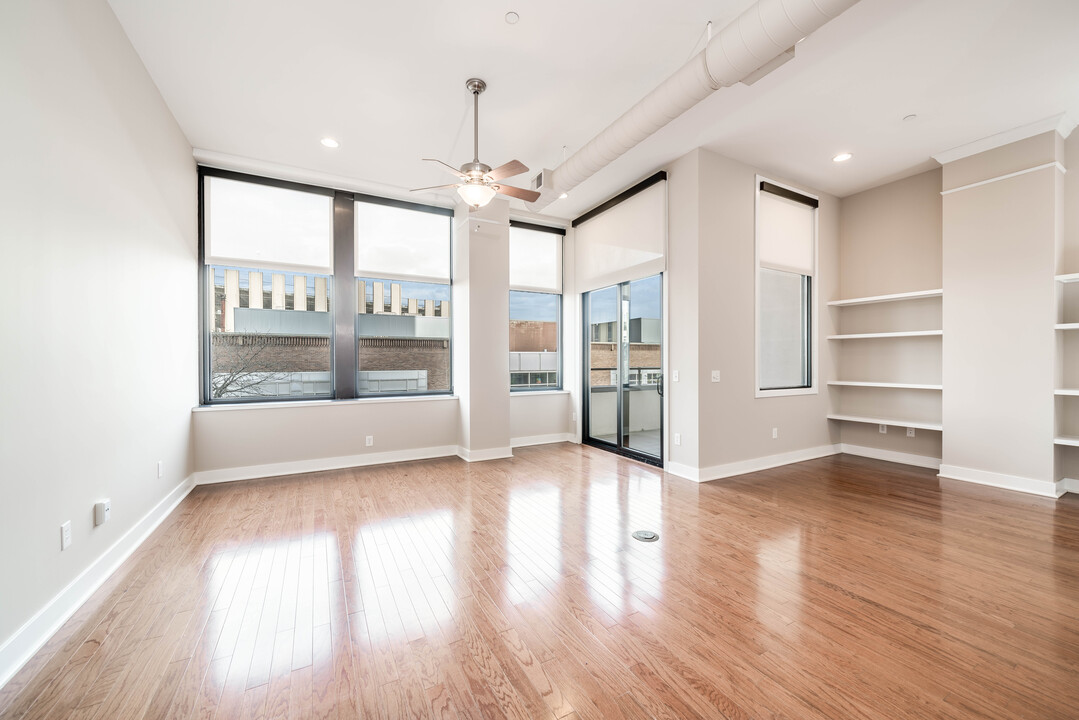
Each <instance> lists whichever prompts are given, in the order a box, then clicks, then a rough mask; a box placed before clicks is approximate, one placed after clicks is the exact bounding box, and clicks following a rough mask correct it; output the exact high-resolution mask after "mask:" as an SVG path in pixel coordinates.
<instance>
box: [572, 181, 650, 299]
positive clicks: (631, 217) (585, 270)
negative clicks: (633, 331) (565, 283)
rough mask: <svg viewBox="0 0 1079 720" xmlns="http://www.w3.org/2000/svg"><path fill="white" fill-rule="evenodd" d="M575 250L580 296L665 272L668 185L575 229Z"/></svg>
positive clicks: (641, 194) (643, 192)
mask: <svg viewBox="0 0 1079 720" xmlns="http://www.w3.org/2000/svg"><path fill="white" fill-rule="evenodd" d="M575 247H576V251H575V253H574V257H575V260H576V267H575V272H576V277H577V289H578V290H580V291H581V292H587V291H589V290H595V289H597V288H601V287H606V286H608V285H613V284H615V283H619V282H625V281H627V280H639V279H640V278H643V277H648V276H650V275H655V274H657V273H661V272H663V271H664V270H666V263H667V260H666V249H667V182H666V180H660V181H658V182H655V183H653V184H651V185H649V186H648V187H646V188H644V189H643V190H641V191H640V192H637V193H636V194H634V195H633V196H632V197H629V198H627V199H625V200H622V201H621V202H619V203H618V204H617V205H614V206H613V207H611V208H610V209H608V210H605V211H603V212H602V213H600V214H598V215H596V216H594V217H591V218H589V219H587V220H585V221H584V222H581V223H580V224H578V225H576V236H575Z"/></svg>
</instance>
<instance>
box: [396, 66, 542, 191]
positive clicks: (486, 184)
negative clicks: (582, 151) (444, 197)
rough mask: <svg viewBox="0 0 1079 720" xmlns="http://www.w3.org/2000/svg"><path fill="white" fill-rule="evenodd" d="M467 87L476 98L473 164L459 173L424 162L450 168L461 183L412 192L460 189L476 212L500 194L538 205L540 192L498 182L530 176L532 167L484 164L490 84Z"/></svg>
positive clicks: (475, 81)
mask: <svg viewBox="0 0 1079 720" xmlns="http://www.w3.org/2000/svg"><path fill="white" fill-rule="evenodd" d="M465 87H466V88H468V91H469V92H470V93H472V98H473V101H474V103H475V112H474V113H473V120H474V126H473V133H472V137H473V141H474V143H475V153H473V156H472V162H470V163H465V164H464V165H462V166H461V169H460V170H458V169H457V168H455V167H453V166H452V165H450V164H448V163H444V162H442V161H441V160H435V159H433V158H424V161H425V162H436V163H438V164H439V165H441V166H442V167H444V168H446V169H447V170H449V171H450V172H451V173H453V174H454V175H456V176H457V177H458V178H459V179H460V180H461V182H458V183H452V184H450V185H435V186H433V187H424V188H416V189H415V190H413V191H412V192H421V191H423V190H442V189H444V188H457V194H458V195H460V196H461V199H462V200H464V201H465V202H466V203H468V204H469V205H470V206H471V207H472V209H473V210H476V209H478V208H481V207H483V206H484V205H486V204H487V203H489V202H491V199H492V198H493V197H494V196H495V194H496V193H499V194H502V195H509V196H510V197H515V198H518V199H520V200H524V201H525V202H536V201H537V200H539V197H540V194H539V193H538V192H535V191H533V190H525V189H524V188H519V187H514V186H513V185H503V184H502V183H500V182H498V181H499V180H502V179H504V178H508V177H513V176H514V175H520V174H521V173H526V172H528V167H526V166H525V164H524V163H522V162H520V161H519V160H511V161H509V162H508V163H506V164H505V165H500V166H498V167H496V168H494V169H492V168H491V166H490V165H487V164H485V163H481V162H480V93H481V92H483V91H484V90H486V89H487V83H485V82H484V81H483V80H480V79H479V78H471V79H469V81H468V82H466V83H465Z"/></svg>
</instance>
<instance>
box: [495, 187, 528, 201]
mask: <svg viewBox="0 0 1079 720" xmlns="http://www.w3.org/2000/svg"><path fill="white" fill-rule="evenodd" d="M491 187H493V188H494V189H495V192H497V193H502V194H503V195H509V196H510V197H515V198H517V199H518V200H524V201H525V202H536V201H537V200H539V199H540V194H539V193H538V192H536V191H535V190H525V189H524V188H519V187H513V186H512V185H492V186H491Z"/></svg>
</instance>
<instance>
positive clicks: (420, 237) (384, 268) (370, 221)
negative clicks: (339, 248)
mask: <svg viewBox="0 0 1079 720" xmlns="http://www.w3.org/2000/svg"><path fill="white" fill-rule="evenodd" d="M451 222H452V218H451V217H450V216H448V215H443V214H436V213H431V212H424V211H422V210H412V209H409V208H404V207H398V206H395V205H381V204H377V203H372V202H364V201H357V202H356V275H357V276H359V277H371V278H386V279H389V280H410V281H413V282H431V283H448V282H449V281H450V230H451Z"/></svg>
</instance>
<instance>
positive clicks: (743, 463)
mask: <svg viewBox="0 0 1079 720" xmlns="http://www.w3.org/2000/svg"><path fill="white" fill-rule="evenodd" d="M838 452H839V446H838V445H819V446H817V447H811V448H805V449H803V450H791V451H790V452H785V453H779V454H777V455H765V456H764V457H759V458H750V459H749V460H739V461H738V462H732V463H726V464H724V465H713V466H712V467H704V468H700V469H697V468H694V467H690V466H689V465H683V464H681V463H673V462H671V463H667V472H669V473H671V474H672V475H678V476H679V477H683V478H686V479H687V480H692V481H693V482H708V481H709V480H720V479H722V478H728V477H734V476H735V475H745V474H746V473H751V472H757V471H758V470H768V469H770V468H774V467H780V466H781V465H790V464H791V463H797V462H804V461H806V460H816V459H817V458H822V457H827V456H829V455H835V454H836V453H838Z"/></svg>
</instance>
